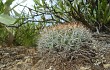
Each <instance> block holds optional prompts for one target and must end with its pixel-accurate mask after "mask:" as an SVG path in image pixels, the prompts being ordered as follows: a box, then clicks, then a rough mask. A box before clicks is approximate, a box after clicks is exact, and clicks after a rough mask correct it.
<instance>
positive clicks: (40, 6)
mask: <svg viewBox="0 0 110 70" xmlns="http://www.w3.org/2000/svg"><path fill="white" fill-rule="evenodd" d="M34 2H35V3H36V5H35V6H34V9H35V11H36V14H37V15H39V16H42V17H43V19H42V20H44V21H46V22H51V23H62V22H71V21H75V20H76V21H81V22H82V23H83V24H84V25H86V26H87V27H89V28H91V29H94V28H95V27H98V29H100V28H103V26H104V27H105V26H107V25H110V24H109V22H110V9H109V7H110V6H109V3H108V1H107V0H80V1H79V0H73V1H72V0H49V1H48V2H47V1H46V0H34ZM47 15H50V17H49V18H48V17H46V16H47Z"/></svg>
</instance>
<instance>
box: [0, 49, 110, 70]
mask: <svg viewBox="0 0 110 70" xmlns="http://www.w3.org/2000/svg"><path fill="white" fill-rule="evenodd" d="M0 69H1V70H110V48H108V49H107V50H105V51H96V50H94V49H91V48H80V49H79V50H77V51H71V52H70V51H62V52H55V51H48V52H46V53H45V54H43V53H40V52H38V51H37V50H36V48H24V47H15V48H0Z"/></svg>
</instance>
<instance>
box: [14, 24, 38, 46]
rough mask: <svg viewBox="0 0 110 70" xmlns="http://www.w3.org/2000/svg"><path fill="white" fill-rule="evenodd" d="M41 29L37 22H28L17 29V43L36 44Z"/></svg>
mask: <svg viewBox="0 0 110 70" xmlns="http://www.w3.org/2000/svg"><path fill="white" fill-rule="evenodd" d="M38 35H39V31H38V30H37V29H36V24H35V23H26V24H24V25H22V26H21V27H19V28H18V29H15V35H14V36H15V42H14V44H15V45H23V46H27V47H29V46H36V44H35V43H36V40H37V38H38V37H39V36H38Z"/></svg>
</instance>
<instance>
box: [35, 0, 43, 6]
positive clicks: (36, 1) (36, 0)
mask: <svg viewBox="0 0 110 70" xmlns="http://www.w3.org/2000/svg"><path fill="white" fill-rule="evenodd" d="M34 2H35V3H36V4H38V5H39V6H42V4H41V3H40V0H34Z"/></svg>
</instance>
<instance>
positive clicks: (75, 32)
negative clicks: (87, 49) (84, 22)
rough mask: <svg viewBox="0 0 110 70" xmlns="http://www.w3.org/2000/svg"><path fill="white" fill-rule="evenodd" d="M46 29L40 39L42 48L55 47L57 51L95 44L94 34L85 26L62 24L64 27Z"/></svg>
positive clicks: (39, 43)
mask: <svg viewBox="0 0 110 70" xmlns="http://www.w3.org/2000/svg"><path fill="white" fill-rule="evenodd" d="M58 28H59V27H56V28H53V29H44V30H43V32H41V38H40V39H39V41H38V47H39V48H40V49H44V50H45V49H53V50H55V51H61V50H62V49H64V50H76V49H78V48H80V47H82V46H92V47H93V46H94V43H95V41H94V39H93V38H92V34H91V33H90V32H89V30H87V29H86V28H84V27H83V26H79V27H74V25H73V27H72V25H68V26H67V25H62V27H60V28H59V29H58Z"/></svg>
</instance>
